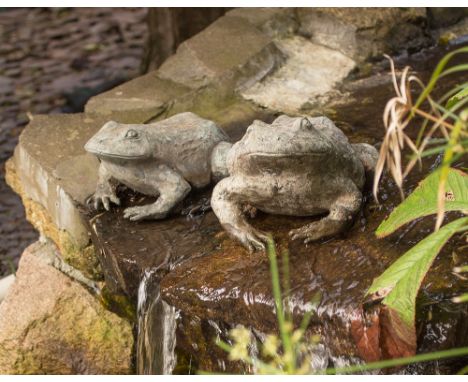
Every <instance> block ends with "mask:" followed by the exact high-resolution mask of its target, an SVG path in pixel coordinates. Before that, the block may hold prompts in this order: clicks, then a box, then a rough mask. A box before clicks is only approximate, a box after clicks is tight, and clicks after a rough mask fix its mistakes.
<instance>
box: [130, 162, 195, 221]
mask: <svg viewBox="0 0 468 382" xmlns="http://www.w3.org/2000/svg"><path fill="white" fill-rule="evenodd" d="M145 188H146V189H149V190H151V189H152V190H153V192H154V194H155V195H159V197H158V200H156V202H154V203H152V204H147V205H145V206H138V207H129V208H126V209H125V210H124V217H125V218H127V219H130V220H132V221H138V220H147V219H164V218H165V217H166V216H167V214H168V213H169V212H170V211H171V210H172V208H174V207H175V206H176V205H177V204H178V203H179V202H180V201H182V200H183V199H184V198H185V197H186V196H187V194H188V193H189V192H190V189H191V187H190V184H189V183H188V182H187V181H186V180H185V179H184V178H183V177H182V176H181V175H180V174H179V173H177V172H176V171H174V170H172V169H171V168H169V167H168V166H166V165H159V166H158V168H157V169H156V170H155V171H150V172H149V173H145Z"/></svg>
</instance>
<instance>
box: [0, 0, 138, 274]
mask: <svg viewBox="0 0 468 382" xmlns="http://www.w3.org/2000/svg"><path fill="white" fill-rule="evenodd" d="M145 16H146V9H144V8H138V9H131V8H126V9H118V8H117V9H116V8H114V9H106V8H78V9H65V8H58V9H49V8H31V9H11V10H6V9H2V10H0V277H1V276H3V275H6V274H9V273H11V271H12V269H14V268H15V267H16V265H17V262H18V259H19V256H20V254H21V253H22V251H23V249H24V248H25V247H26V246H27V245H29V244H30V243H31V242H33V241H34V240H36V238H37V232H36V231H35V230H34V229H33V227H32V226H31V225H30V224H29V223H28V222H27V221H26V220H25V216H24V209H23V206H22V204H21V200H20V198H19V197H18V196H17V195H16V194H14V193H13V191H11V189H10V188H9V187H8V186H7V185H6V184H5V178H4V176H5V170H4V164H5V161H6V160H7V159H8V158H9V157H10V156H11V155H12V153H13V150H14V147H15V145H16V143H17V141H18V136H19V134H20V133H21V130H22V128H23V127H24V126H25V125H26V123H27V122H28V114H29V113H31V114H48V113H67V112H78V111H81V110H82V108H83V106H84V103H85V102H86V100H87V99H88V98H89V97H90V96H92V95H94V94H97V93H100V92H102V91H105V90H107V89H109V88H111V87H113V86H115V85H117V84H118V83H121V82H123V81H126V80H128V79H130V78H132V77H135V76H137V75H138V70H139V66H140V60H141V57H142V53H143V42H144V39H145V37H146V24H145Z"/></svg>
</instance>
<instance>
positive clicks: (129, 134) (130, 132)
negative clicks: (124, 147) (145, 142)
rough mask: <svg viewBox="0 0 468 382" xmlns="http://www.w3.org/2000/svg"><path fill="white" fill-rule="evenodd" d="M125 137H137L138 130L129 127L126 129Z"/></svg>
mask: <svg viewBox="0 0 468 382" xmlns="http://www.w3.org/2000/svg"><path fill="white" fill-rule="evenodd" d="M125 138H130V139H133V138H138V131H136V130H133V129H130V130H128V131H127V134H125Z"/></svg>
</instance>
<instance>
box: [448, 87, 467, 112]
mask: <svg viewBox="0 0 468 382" xmlns="http://www.w3.org/2000/svg"><path fill="white" fill-rule="evenodd" d="M466 97H468V87H467V86H465V87H464V88H462V89H461V90H460V91H459V92H458V93H456V94H455V95H454V96H452V97H450V98H449V100H448V101H447V104H446V105H445V107H446V108H447V109H449V110H450V109H452V108H453V107H454V106H455V105H457V104H458V103H460V102H461V101H462V100H463V99H465V98H466Z"/></svg>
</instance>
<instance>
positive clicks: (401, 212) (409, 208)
mask: <svg viewBox="0 0 468 382" xmlns="http://www.w3.org/2000/svg"><path fill="white" fill-rule="evenodd" d="M439 179H440V171H434V172H433V173H432V174H430V175H429V176H428V177H427V178H425V179H424V180H423V181H422V182H421V183H420V184H419V185H418V187H416V189H415V190H414V191H413V192H412V193H411V194H410V195H409V196H408V197H407V198H406V199H405V200H404V201H403V202H402V203H401V204H400V205H398V206H397V207H396V208H395V209H394V210H393V211H392V213H391V214H390V216H389V217H388V218H387V219H386V220H384V221H383V222H382V223H381V224H380V225H379V227H378V228H377V230H376V232H375V233H376V235H377V236H378V237H384V236H387V235H390V234H391V233H392V232H394V231H395V230H397V229H398V228H400V227H401V226H402V225H404V224H406V223H408V222H410V221H412V220H414V219H417V218H419V217H422V216H428V215H432V214H435V213H436V212H437V190H438V187H439ZM445 191H446V192H447V198H446V201H445V211H468V175H467V174H466V173H464V172H463V171H460V170H457V169H453V168H450V169H449V171H448V177H447V182H446V186H445Z"/></svg>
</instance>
